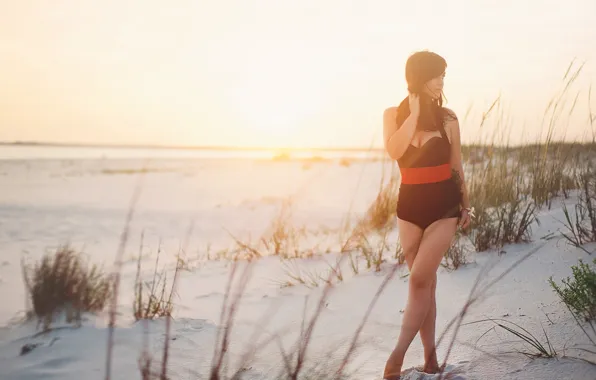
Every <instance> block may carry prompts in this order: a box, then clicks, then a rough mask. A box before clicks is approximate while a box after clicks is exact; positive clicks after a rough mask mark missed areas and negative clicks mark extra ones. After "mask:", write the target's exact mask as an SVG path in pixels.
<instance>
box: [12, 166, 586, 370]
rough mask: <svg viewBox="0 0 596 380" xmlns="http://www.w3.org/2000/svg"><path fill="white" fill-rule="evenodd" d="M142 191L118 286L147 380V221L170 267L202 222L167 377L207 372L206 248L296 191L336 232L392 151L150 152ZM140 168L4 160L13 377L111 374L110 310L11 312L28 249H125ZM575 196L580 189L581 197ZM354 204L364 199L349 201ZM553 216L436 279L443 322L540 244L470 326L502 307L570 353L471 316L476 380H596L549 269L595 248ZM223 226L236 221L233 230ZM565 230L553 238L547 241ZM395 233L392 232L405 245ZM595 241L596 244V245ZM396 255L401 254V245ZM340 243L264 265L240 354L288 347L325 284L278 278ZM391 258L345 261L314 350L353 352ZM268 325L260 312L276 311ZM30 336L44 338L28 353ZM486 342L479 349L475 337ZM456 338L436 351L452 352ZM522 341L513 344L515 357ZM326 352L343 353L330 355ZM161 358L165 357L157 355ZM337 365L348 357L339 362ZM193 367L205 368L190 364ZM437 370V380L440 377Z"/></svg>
mask: <svg viewBox="0 0 596 380" xmlns="http://www.w3.org/2000/svg"><path fill="white" fill-rule="evenodd" d="M148 165H149V167H150V168H151V169H152V170H151V171H150V172H149V173H148V174H147V175H146V176H145V177H144V182H143V189H142V195H141V199H140V201H139V204H138V207H137V209H136V214H135V217H134V220H133V223H132V226H131V238H130V241H129V244H128V246H127V249H126V253H125V257H126V259H127V262H126V264H125V266H124V269H123V283H122V285H121V293H120V298H119V305H120V307H119V312H120V316H119V319H118V329H117V334H116V344H115V353H114V367H113V368H114V369H113V374H114V376H113V378H114V379H136V378H140V376H139V374H138V370H137V359H138V356H139V353H140V349H141V346H142V344H141V343H142V339H143V324H141V323H137V324H135V323H133V319H132V313H131V304H132V290H133V289H132V283H133V281H134V271H135V266H136V263H135V261H134V258H135V257H136V255H138V251H139V238H140V235H141V231H145V242H144V243H145V244H144V245H145V250H144V254H145V255H146V258H145V259H144V261H143V265H144V269H145V272H146V275H147V276H149V275H150V272H151V271H152V270H153V263H154V257H155V256H154V255H155V252H156V250H157V247H158V244H159V241H160V239H161V241H162V246H163V249H164V255H162V256H163V257H162V261H164V262H165V261H166V260H167V261H168V262H169V263H172V262H173V260H174V255H175V254H176V253H177V251H178V248H179V246H180V244H182V241H183V240H184V237H185V235H186V231H187V229H188V226H189V224H190V222H191V221H192V220H195V227H194V230H193V234H192V236H191V239H190V243H189V246H188V247H189V249H188V252H186V257H188V258H190V259H191V260H190V261H189V262H190V264H189V265H190V270H188V271H183V272H182V274H181V277H180V282H179V289H178V290H179V292H178V293H179V296H178V297H177V298H176V303H177V307H176V310H175V320H174V322H173V325H172V338H175V340H172V341H171V354H170V361H169V374H170V375H171V377H172V378H173V379H190V378H206V377H205V373H206V371H208V368H209V365H210V362H211V357H212V353H213V345H214V342H215V334H216V332H217V326H218V324H219V318H220V310H221V305H222V301H223V295H224V292H225V284H226V281H227V276H228V274H229V270H230V268H231V263H230V262H229V261H204V260H203V261H201V260H199V258H200V257H203V256H204V255H205V254H206V247H207V246H208V245H211V248H210V252H212V253H213V252H216V251H217V250H219V249H221V248H226V247H229V246H230V236H229V235H228V233H227V232H226V229H227V230H229V231H230V232H231V233H232V234H233V235H234V236H237V237H239V238H241V239H243V240H247V239H248V237H249V236H252V238H253V241H255V240H256V239H257V238H258V237H259V236H260V235H261V234H262V233H263V232H264V231H266V229H267V227H268V225H269V223H270V221H271V219H272V218H273V217H274V216H275V215H276V213H277V212H278V210H279V203H280V201H281V200H284V199H287V198H288V197H289V196H291V197H292V198H293V201H294V203H293V207H292V221H293V223H294V224H295V225H296V226H302V225H305V226H307V227H308V228H309V229H310V230H320V229H321V228H323V227H327V228H329V229H337V228H338V227H339V226H340V225H341V222H342V220H343V218H344V217H345V216H346V214H347V213H348V211H351V212H352V213H353V215H354V217H357V216H358V215H361V214H362V213H363V212H364V211H365V210H366V208H367V206H368V205H369V204H370V203H371V202H372V200H374V197H375V195H376V193H377V191H378V189H379V181H380V178H381V173H382V170H383V169H382V166H381V164H380V163H379V162H361V163H354V164H352V165H351V166H349V167H343V166H341V165H339V164H338V162H337V160H335V161H329V162H319V163H314V164H312V165H310V166H309V168H308V169H305V164H304V162H272V161H263V160H254V159H246V160H241V161H238V160H207V159H202V160H201V159H198V160H182V159H178V160H166V159H161V160H159V161H156V162H152V163H149V164H148ZM141 166H142V163H141V161H138V160H54V161H50V160H48V161H43V160H40V161H0V189H1V191H0V247H1V249H0V300H1V301H2V303H1V305H2V306H0V326H5V327H4V328H1V329H0V378H1V379H2V380H16V379H18V380H25V379H38V378H43V379H64V380H74V379H77V380H78V379H82V378H85V379H103V378H104V376H105V372H104V365H105V352H106V342H107V334H106V332H107V330H106V328H105V321H106V316H105V315H99V316H97V317H91V316H89V317H88V318H87V320H86V321H85V323H84V325H83V327H82V328H80V329H72V328H66V329H57V330H55V331H52V332H50V333H49V334H46V335H39V336H35V334H36V333H37V332H38V330H36V329H35V325H34V324H33V323H25V324H23V323H16V324H15V323H11V320H14V319H15V317H18V316H19V315H21V314H22V311H23V310H24V308H25V291H24V286H23V282H22V278H21V269H20V260H21V257H22V256H23V255H24V254H25V255H26V257H27V258H29V259H35V258H37V257H39V256H40V255H41V254H43V253H44V252H45V251H46V250H47V249H53V248H55V247H56V246H58V245H60V244H62V243H65V242H67V241H69V242H71V243H72V244H73V246H74V247H76V248H81V249H83V250H84V252H85V253H86V254H88V255H89V256H90V258H91V259H92V261H93V262H96V263H103V264H104V265H105V266H106V267H107V268H111V265H112V263H113V261H114V258H115V254H116V251H117V247H118V241H119V238H120V233H121V231H122V229H123V226H124V220H125V215H126V211H127V208H128V204H129V201H130V198H131V195H132V193H133V190H134V188H135V185H136V183H137V182H138V179H139V177H138V175H136V174H131V172H134V170H137V169H139V168H140V167H141ZM570 201H572V200H570ZM350 205H352V206H350ZM539 219H540V222H541V223H540V225H539V226H538V225H534V226H533V241H532V242H531V243H528V244H520V245H512V246H507V247H505V248H504V251H505V253H503V254H501V255H499V254H498V253H497V252H494V251H491V252H484V253H473V254H472V255H471V259H472V260H473V263H471V264H469V265H468V266H466V267H464V268H460V269H458V270H457V271H454V272H450V271H448V270H446V269H444V268H441V269H440V270H439V274H438V276H439V284H438V289H437V303H438V317H437V332H438V334H440V333H441V332H442V331H443V330H444V329H445V327H446V325H447V323H448V322H449V321H450V320H451V319H452V318H454V317H455V316H456V315H457V313H458V311H459V310H460V309H461V307H462V306H463V305H464V303H465V301H466V299H467V296H468V294H469V291H470V289H471V287H472V285H473V283H474V282H475V280H476V278H477V276H478V274H479V273H480V271H481V270H482V269H483V268H484V267H485V266H487V265H489V266H490V268H492V269H491V271H490V272H489V273H488V275H486V276H484V277H483V278H484V279H485V280H489V279H490V278H494V277H496V276H497V275H498V274H499V273H501V272H502V271H503V270H505V269H506V268H508V267H509V266H510V265H512V264H513V263H514V262H515V261H516V260H517V259H519V258H520V257H522V256H523V255H524V254H525V253H527V252H530V251H531V250H532V249H535V250H536V252H535V254H534V255H532V256H531V257H530V258H529V259H528V260H527V261H525V262H523V263H522V264H521V265H519V266H518V267H517V268H516V269H515V270H514V271H513V272H512V273H510V274H509V275H508V276H507V277H505V278H504V279H503V280H502V281H500V282H499V283H497V284H496V285H495V286H494V287H493V288H492V289H491V291H490V292H489V294H488V295H487V296H486V297H485V298H483V299H482V300H481V301H480V302H479V303H477V304H476V305H474V306H473V307H472V308H471V310H470V312H469V314H468V316H467V317H466V320H465V321H466V322H471V321H478V320H481V319H486V318H503V319H505V320H507V321H511V322H515V323H518V324H520V325H521V326H523V327H524V328H526V329H528V330H529V331H530V332H532V333H533V334H534V335H535V336H536V337H537V338H538V339H539V340H540V341H541V342H543V343H544V344H546V341H545V338H544V333H543V332H542V328H544V329H545V331H546V333H547V335H548V338H549V339H550V342H551V344H552V345H553V347H554V348H555V349H556V350H557V352H558V353H559V355H560V356H564V355H567V356H569V357H565V358H559V359H536V360H530V359H527V358H526V357H525V356H523V355H522V354H519V353H511V352H513V351H516V350H529V348H528V347H527V346H526V345H524V344H523V343H521V342H520V341H518V340H515V339H514V338H513V337H512V336H511V335H510V334H505V333H504V332H503V331H502V330H498V329H495V331H491V332H488V333H487V334H486V335H485V336H484V337H482V339H480V340H479V341H478V342H477V340H478V338H479V337H481V335H483V334H484V333H485V332H487V330H489V329H490V328H491V327H493V326H494V324H491V323H490V322H486V323H480V324H470V325H465V326H462V327H461V329H460V332H459V335H458V338H457V343H456V345H455V347H454V349H453V351H452V352H451V355H450V358H449V361H448V362H449V363H450V365H452V366H454V367H456V368H459V369H460V370H462V371H463V374H462V376H463V377H462V378H465V379H520V380H521V379H586V380H588V379H590V380H593V379H596V366H592V365H590V364H587V363H585V362H583V361H580V360H577V359H573V358H571V357H573V356H575V357H580V358H582V357H583V358H587V359H590V360H592V361H594V360H596V357H595V355H592V356H591V357H590V356H588V355H587V354H586V353H585V352H582V351H579V350H576V349H573V348H574V347H578V346H580V345H582V344H586V343H587V338H586V337H585V336H584V335H583V333H582V332H581V330H580V329H579V328H578V326H577V325H576V323H575V322H574V320H573V318H572V316H571V315H570V314H569V312H568V311H567V310H566V309H565V307H564V305H562V304H561V303H560V302H559V300H558V298H557V296H556V294H555V293H554V292H553V291H552V289H551V288H550V286H549V284H548V282H547V280H548V278H549V276H551V275H552V276H554V278H555V280H557V281H560V279H561V278H563V277H566V276H568V275H570V273H571V269H570V266H571V265H573V264H576V263H577V262H578V260H579V259H582V258H583V259H584V260H591V257H590V256H589V255H588V254H586V253H585V252H583V251H581V250H579V249H575V248H572V247H569V246H568V245H567V244H566V243H565V242H564V241H563V240H562V239H561V238H559V237H557V236H559V231H560V230H561V229H563V228H564V227H563V225H562V224H561V223H560V221H561V220H562V211H561V208H560V202H558V203H556V204H555V205H554V206H553V208H552V209H551V210H543V211H541V212H540V215H539ZM224 228H225V229H224ZM551 233H554V234H555V235H554V236H555V238H553V239H550V240H545V239H542V237H544V236H547V235H549V234H551ZM396 235H397V231H393V232H392V235H391V236H390V238H389V240H390V241H391V242H392V243H394V242H395V241H396ZM315 244H318V245H319V246H318V251H319V252H324V251H326V250H327V249H329V250H330V251H331V252H337V251H338V247H337V244H338V237H337V236H336V234H335V233H333V234H329V235H318V236H316V237H312V236H311V237H310V238H308V239H306V240H305V242H304V243H303V247H308V245H311V246H314V245H315ZM587 248H588V249H591V250H596V245H590V246H587ZM389 254H390V253H389ZM337 258H338V255H337V254H335V253H330V254H327V255H322V256H315V257H313V258H310V259H300V260H296V261H293V262H292V263H291V264H289V263H288V262H287V261H286V262H285V263H284V262H282V261H281V260H280V259H279V258H277V257H266V258H263V259H261V260H258V261H256V262H254V264H253V267H252V277H251V280H250V282H249V283H248V285H247V286H246V288H245V294H244V297H243V298H242V302H241V306H240V309H239V313H238V316H237V319H236V324H235V326H234V329H233V331H232V345H231V348H230V349H231V352H230V354H231V356H232V358H231V363H230V365H231V366H232V368H235V365H237V364H236V363H237V359H238V358H239V357H240V355H241V354H242V353H244V352H245V350H246V348H247V347H250V346H249V344H250V343H254V342H255V339H254V337H253V332H254V331H255V328H258V330H257V331H261V332H262V333H263V334H261V335H259V336H258V339H257V341H262V340H264V339H266V338H267V337H268V335H267V334H275V333H279V334H283V336H282V341H283V344H284V347H285V348H286V349H288V350H289V348H290V347H291V345H292V344H293V343H294V342H295V340H296V338H297V336H298V333H299V330H300V323H301V320H302V318H303V309H304V304H305V300H306V299H308V304H307V316H310V315H311V314H312V311H313V310H314V308H315V307H316V304H317V301H318V299H319V296H320V295H321V292H322V291H323V286H320V287H316V288H309V287H306V286H303V285H297V286H292V287H281V286H280V284H282V283H284V282H287V281H288V275H287V274H285V273H284V269H286V270H287V268H300V269H301V270H305V269H307V270H308V271H309V273H315V272H318V273H320V274H325V273H326V272H327V270H328V268H329V267H328V264H327V263H330V264H334V263H335V262H336V260H337ZM390 264H391V262H389V263H386V264H385V265H384V266H383V268H382V270H381V272H374V271H372V270H367V269H366V268H365V266H364V262H362V261H361V262H360V268H361V272H360V274H358V275H356V276H354V275H353V273H352V272H351V270H350V268H349V265H348V263H347V262H345V263H344V265H343V266H342V268H343V275H344V281H343V282H340V283H338V284H337V285H336V286H334V287H333V289H332V291H331V293H330V295H329V298H328V300H327V302H326V304H325V307H324V310H323V312H322V314H321V317H320V319H319V321H318V323H317V324H316V326H315V329H314V332H313V338H312V343H311V346H309V351H308V352H307V354H308V356H309V358H310V359H311V363H314V362H317V358H318V359H319V361H321V360H324V361H323V363H333V360H334V359H338V360H339V359H341V357H342V355H343V352H344V350H345V348H346V345H347V342H349V340H350V338H351V337H352V335H353V333H354V331H355V330H356V328H357V327H358V325H359V323H360V321H361V320H362V317H363V316H364V314H365V311H366V308H367V307H368V304H369V303H370V301H371V299H372V297H373V295H374V294H375V292H376V290H377V289H378V287H379V286H380V284H381V283H382V281H383V279H384V277H385V275H386V274H387V273H389V270H390ZM405 274H407V270H406V268H405V267H402V268H400V269H399V270H398V273H397V276H396V277H395V278H394V279H393V280H392V281H391V282H390V284H389V285H388V287H387V288H386V290H385V292H384V293H383V294H382V296H381V298H380V300H379V302H378V304H377V305H376V306H375V308H374V310H373V312H372V315H371V316H370V319H369V321H368V323H367V324H366V326H365V328H364V329H363V331H362V334H361V345H360V347H359V349H358V351H357V353H356V355H355V359H354V360H353V362H352V366H351V369H357V370H358V375H357V376H355V378H357V379H370V380H373V379H380V378H381V376H380V375H381V373H382V368H383V365H384V363H385V360H386V358H387V356H388V354H389V352H390V351H391V349H392V346H393V345H394V344H395V341H396V338H397V335H398V331H399V325H400V321H401V316H402V314H401V313H400V310H402V309H403V308H404V306H405V302H406V295H407V277H403V278H400V276H403V275H405ZM264 317H266V318H267V323H263V318H264ZM148 325H149V326H150V328H149V335H148V337H149V341H150V345H151V349H152V351H153V352H154V354H155V355H156V361H159V360H160V357H161V356H160V355H161V345H162V343H163V339H164V334H163V331H164V324H163V321H153V322H150V323H149V324H148ZM27 343H40V344H41V345H40V346H39V347H37V348H36V349H34V350H33V351H32V352H30V353H28V354H27V355H24V356H19V353H20V351H21V348H22V347H23V346H24V345H25V344H27ZM474 345H475V346H474ZM445 352H446V344H445V343H443V344H441V346H440V347H439V357H440V358H443V357H444V355H445ZM508 352H509V353H508ZM325 355H330V358H329V359H325V358H326V356H325ZM281 363H282V361H281V359H280V355H279V349H278V347H277V346H276V345H275V344H273V345H269V346H266V347H265V348H264V349H263V350H261V351H260V352H259V353H258V355H257V356H256V358H254V360H252V362H251V368H250V369H248V370H247V371H245V375H246V377H245V378H247V379H269V378H274V376H275V375H277V374H278V373H279V369H280V368H281V367H280V366H281ZM157 364H159V363H157ZM421 364H422V346H421V344H420V341H419V339H418V338H416V340H415V341H414V343H413V345H412V347H411V349H410V351H409V352H408V355H407V357H406V366H405V368H407V367H412V366H418V365H421ZM327 367H331V368H335V367H333V366H332V365H331V364H329V365H327ZM193 375H195V376H193ZM426 378H428V379H431V378H435V377H433V376H427V377H426Z"/></svg>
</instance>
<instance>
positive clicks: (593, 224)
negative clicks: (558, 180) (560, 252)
mask: <svg viewBox="0 0 596 380" xmlns="http://www.w3.org/2000/svg"><path fill="white" fill-rule="evenodd" d="M593 170H594V169H592V167H591V166H589V165H587V166H584V167H583V168H582V169H581V171H580V173H579V174H578V179H577V182H578V184H579V186H580V189H579V194H578V199H577V203H576V204H575V205H574V211H575V212H574V213H571V212H570V211H569V209H568V207H567V205H565V204H563V213H564V215H565V221H564V222H563V223H564V225H565V227H566V229H567V232H565V233H563V237H564V238H565V239H566V240H567V241H568V242H569V243H570V244H571V245H573V246H575V247H578V248H581V249H583V250H584V251H586V252H588V251H587V250H586V249H585V248H583V245H584V244H586V243H589V242H596V173H595V172H594V171H593ZM588 253H589V252H588Z"/></svg>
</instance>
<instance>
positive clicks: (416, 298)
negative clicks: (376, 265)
mask: <svg viewBox="0 0 596 380" xmlns="http://www.w3.org/2000/svg"><path fill="white" fill-rule="evenodd" d="M446 67H447V63H446V62H445V60H444V59H443V58H442V57H441V56H439V55H437V54H435V53H432V52H428V51H421V52H417V53H414V54H413V55H411V56H410V57H409V58H408V61H407V62H406V81H407V83H408V91H409V96H408V97H407V98H405V99H404V100H403V101H402V102H401V104H400V105H399V106H398V107H391V108H388V109H386V110H385V112H384V115H383V132H384V133H383V135H384V140H385V149H386V150H387V153H388V154H389V156H390V157H391V158H392V159H395V160H397V162H398V166H399V169H400V172H401V185H400V189H399V195H398V201H397V219H398V228H399V237H400V241H401V244H402V247H403V249H404V254H405V257H406V262H407V264H408V268H409V270H410V276H409V292H408V303H407V305H406V309H405V312H404V315H403V322H402V326H401V331H400V334H399V339H398V341H397V345H396V347H395V349H394V350H393V352H392V353H391V355H390V357H389V359H388V360H387V364H386V366H385V373H384V379H386V380H396V379H399V378H400V372H401V367H402V364H403V361H404V356H405V354H406V351H407V349H408V347H409V346H410V344H411V343H412V340H413V339H414V337H415V336H416V334H417V333H418V332H420V339H421V340H422V345H423V346H424V369H423V370H424V372H427V373H436V372H438V371H439V370H440V368H439V363H438V360H437V354H436V351H435V320H436V302H435V289H436V283H437V276H436V272H437V269H438V267H439V264H440V263H441V260H442V258H443V255H444V254H445V252H446V251H447V249H448V248H449V246H450V245H451V242H452V239H453V237H454V235H455V232H456V230H457V227H458V226H459V227H460V228H462V229H465V228H467V227H468V225H469V224H470V215H471V211H472V210H471V208H470V202H469V199H468V192H467V189H466V186H465V177H464V172H463V168H462V162H461V142H460V131H459V123H458V120H457V116H456V115H455V113H454V112H453V111H451V110H449V109H447V108H444V107H443V106H442V104H443V78H444V76H445V68H446Z"/></svg>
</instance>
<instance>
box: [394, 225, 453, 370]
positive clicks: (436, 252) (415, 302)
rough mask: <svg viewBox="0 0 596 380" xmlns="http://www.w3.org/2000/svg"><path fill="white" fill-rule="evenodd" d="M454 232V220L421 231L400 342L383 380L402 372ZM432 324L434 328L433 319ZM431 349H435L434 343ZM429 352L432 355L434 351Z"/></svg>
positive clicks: (424, 316)
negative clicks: (406, 355) (405, 358)
mask: <svg viewBox="0 0 596 380" xmlns="http://www.w3.org/2000/svg"><path fill="white" fill-rule="evenodd" d="M400 227H401V226H400ZM456 228H457V219H456V218H450V219H441V220H438V221H436V222H435V223H433V224H432V225H430V226H429V227H428V228H427V229H426V230H425V231H424V234H423V236H422V241H421V242H420V247H419V248H418V253H417V254H416V258H415V260H414V263H413V265H412V269H411V271H410V281H409V289H408V290H409V291H408V303H407V305H406V310H405V312H404V318H403V323H402V327H401V331H400V334H399V339H398V342H397V345H396V347H395V349H394V350H393V352H392V353H391V355H390V356H389V360H387V364H386V366H385V374H384V377H385V378H388V379H393V378H398V377H396V376H399V373H400V372H401V366H402V364H403V361H404V356H405V354H406V351H407V349H408V347H409V346H410V344H411V343H412V340H414V338H415V337H416V334H417V333H418V331H419V330H420V328H421V327H422V325H423V322H424V321H425V319H426V317H427V314H428V313H429V310H430V309H431V301H432V288H433V282H435V278H436V273H437V269H438V267H439V264H440V263H441V260H442V259H443V255H444V254H445V252H446V251H447V249H448V248H449V246H450V244H451V241H452V239H453V236H454V234H455V231H456ZM431 321H432V325H433V326H434V318H433V319H431ZM429 325H430V323H429ZM433 330H434V328H433ZM431 332H432V331H431ZM426 334H428V332H426V333H425V335H426ZM429 335H430V334H429ZM433 336H434V332H433ZM425 340H426V337H425ZM433 340H434V338H433ZM432 346H433V347H434V341H433V342H432ZM425 351H426V349H425ZM432 351H434V348H433V349H432Z"/></svg>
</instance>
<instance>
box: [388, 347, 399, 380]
mask: <svg viewBox="0 0 596 380" xmlns="http://www.w3.org/2000/svg"><path fill="white" fill-rule="evenodd" d="M396 351H397V350H393V352H392V353H391V355H389V359H387V363H386V364H385V372H384V373H383V380H399V379H400V374H401V366H402V365H403V363H402V362H403V359H400V356H399V355H398V353H397V352H396ZM402 357H403V356H402Z"/></svg>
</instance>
